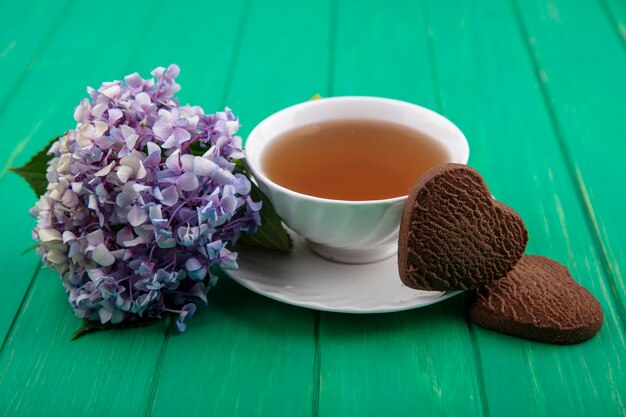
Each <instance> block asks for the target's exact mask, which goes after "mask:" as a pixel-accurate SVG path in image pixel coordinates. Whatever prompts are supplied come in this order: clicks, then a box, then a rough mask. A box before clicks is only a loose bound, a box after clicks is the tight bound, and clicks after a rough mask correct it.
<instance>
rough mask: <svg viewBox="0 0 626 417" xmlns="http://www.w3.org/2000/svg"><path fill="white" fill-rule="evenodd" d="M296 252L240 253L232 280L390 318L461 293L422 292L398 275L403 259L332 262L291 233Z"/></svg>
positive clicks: (274, 294) (285, 297)
mask: <svg viewBox="0 0 626 417" xmlns="http://www.w3.org/2000/svg"><path fill="white" fill-rule="evenodd" d="M290 235H291V237H292V238H293V241H294V247H293V252H292V253H290V254H282V253H278V252H274V251H269V250H265V249H261V248H252V247H243V245H242V246H240V247H239V248H238V251H239V257H238V258H237V263H238V264H239V269H238V270H236V271H225V272H226V273H227V275H229V276H230V277H231V278H232V279H234V280H235V281H237V282H238V283H240V284H241V285H243V286H244V287H246V288H249V289H251V290H252V291H254V292H257V293H259V294H261V295H264V296H266V297H269V298H273V299H275V300H278V301H282V302H284V303H287V304H293V305H296V306H300V307H306V308H312V309H316V310H323V311H333V312H340V313H388V312H393V311H401V310H408V309H412V308H418V307H424V306H427V305H430V304H434V303H437V302H439V301H443V300H445V299H447V298H450V297H452V296H454V295H456V294H458V293H460V291H452V292H438V291H418V290H413V289H411V288H408V287H407V286H405V285H404V284H403V283H402V281H400V276H399V275H398V266H397V257H396V256H392V257H391V258H387V259H385V260H383V261H379V262H376V263H370V264H362V265H350V264H341V263H336V262H331V261H327V260H326V259H323V258H321V257H320V256H318V255H316V254H315V253H314V252H313V251H312V250H311V249H310V248H309V247H308V246H307V245H306V243H305V242H304V239H302V238H301V237H299V236H298V235H296V234H295V233H293V232H290Z"/></svg>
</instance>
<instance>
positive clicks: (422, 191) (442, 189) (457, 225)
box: [398, 164, 528, 291]
mask: <svg viewBox="0 0 626 417" xmlns="http://www.w3.org/2000/svg"><path fill="white" fill-rule="evenodd" d="M527 241H528V232H527V230H526V227H525V226H524V223H523V221H522V219H521V217H520V216H519V215H518V214H517V213H516V212H515V211H514V210H513V209H511V208H510V207H508V206H506V205H504V204H502V203H499V202H497V201H494V200H493V198H492V197H491V193H490V192H489V189H488V188H487V185H486V184H485V182H484V180H483V179H482V177H481V176H480V174H479V173H478V172H477V171H476V170H474V169H473V168H470V167H468V166H466V165H460V164H444V165H440V166H438V167H435V168H433V169H431V170H430V171H428V172H427V173H426V174H425V175H424V176H423V177H422V178H420V180H419V181H418V182H417V183H416V185H415V187H414V188H413V191H412V192H411V194H410V195H409V198H408V200H407V203H406V205H405V208H404V214H403V218H402V221H401V226H400V237H399V242H398V243H399V245H398V246H399V249H398V267H399V270H400V277H401V278H402V281H403V282H404V284H405V285H407V286H408V287H411V288H415V289H420V290H437V291H450V290H467V289H472V288H476V287H479V286H481V285H483V284H486V283H489V282H492V281H494V280H496V279H498V278H501V277H503V276H505V275H506V274H507V272H509V271H510V270H511V269H512V268H513V266H514V265H515V263H517V261H518V260H519V259H520V258H521V256H522V254H523V252H524V249H525V248H526V243H527Z"/></svg>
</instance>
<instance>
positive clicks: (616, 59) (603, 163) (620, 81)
mask: <svg viewBox="0 0 626 417" xmlns="http://www.w3.org/2000/svg"><path fill="white" fill-rule="evenodd" d="M519 12H520V14H521V16H522V22H523V23H522V25H523V27H524V29H525V31H526V32H527V35H528V37H529V38H532V39H534V42H532V43H529V47H530V50H531V54H532V56H533V58H534V61H535V67H536V71H537V72H538V73H539V74H540V82H541V86H542V89H543V91H544V94H545V95H546V96H549V97H550V99H549V100H548V104H549V108H550V110H551V112H552V118H553V121H554V125H555V126H556V129H557V131H558V137H559V140H560V142H561V148H562V149H564V151H565V152H566V154H568V156H569V158H570V160H571V165H570V167H569V168H570V171H571V173H572V174H573V175H574V176H575V179H576V183H577V187H578V192H579V194H580V196H581V198H582V200H583V202H584V204H585V206H586V211H587V222H588V224H589V226H590V227H591V228H592V229H593V233H594V236H595V238H596V239H597V240H598V241H599V244H600V247H601V251H602V254H601V257H600V259H599V260H600V261H601V262H602V263H603V265H604V267H605V268H606V270H607V271H606V272H607V274H608V277H609V280H610V281H609V282H610V285H611V289H612V291H613V293H614V295H615V296H616V297H617V299H618V307H619V309H620V313H621V317H622V320H626V307H625V306H626V279H625V277H624V276H623V274H622V272H621V271H622V270H626V247H625V246H624V244H623V234H624V231H626V217H624V214H623V210H622V204H624V202H626V187H623V186H619V185H618V184H620V183H621V182H622V181H623V179H624V178H626V164H624V163H622V161H621V159H619V156H620V155H623V154H624V153H625V152H626V140H624V139H626V134H625V133H624V122H623V121H624V120H625V119H626V108H625V107H624V105H623V98H624V97H625V96H626V78H625V77H624V72H625V71H626V50H624V48H623V47H624V44H623V43H622V42H621V40H620V39H619V38H618V37H616V36H615V34H614V30H613V29H612V28H611V27H610V26H609V25H608V24H607V21H606V16H604V15H603V11H602V9H601V7H599V5H598V4H597V3H596V2H591V1H585V2H581V3H580V4H579V5H577V6H576V7H574V6H573V5H572V4H571V3H565V2H560V1H555V2H552V3H551V4H550V7H547V6H545V5H542V4H540V3H538V2H523V4H522V3H520V4H519ZM581 25H590V26H591V27H593V28H594V30H593V31H589V32H588V33H587V32H585V33H582V32H581V31H580V30H579V28H580V27H581ZM598 45H601V47H599V46H598ZM555 51H558V54H556V53H555ZM583 57H584V59H583ZM563 62H575V63H576V64H575V65H564V64H563ZM573 86H575V88H573ZM614 185H617V186H614ZM624 328H626V325H625V326H624Z"/></svg>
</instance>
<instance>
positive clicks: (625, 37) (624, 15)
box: [598, 0, 626, 48]
mask: <svg viewBox="0 0 626 417" xmlns="http://www.w3.org/2000/svg"><path fill="white" fill-rule="evenodd" d="M598 4H599V6H600V7H601V8H602V10H603V11H604V13H605V14H606V17H607V19H608V21H609V24H610V25H611V26H613V28H614V29H615V31H616V35H617V36H618V37H619V38H620V39H621V40H622V45H623V46H624V47H625V48H626V2H624V1H622V0H598Z"/></svg>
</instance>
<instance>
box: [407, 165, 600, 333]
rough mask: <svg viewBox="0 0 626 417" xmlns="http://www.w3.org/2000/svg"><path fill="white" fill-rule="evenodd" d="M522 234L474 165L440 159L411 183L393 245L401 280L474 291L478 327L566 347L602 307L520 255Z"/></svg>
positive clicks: (568, 279)
mask: <svg viewBox="0 0 626 417" xmlns="http://www.w3.org/2000/svg"><path fill="white" fill-rule="evenodd" d="M527 242H528V231H527V230H526V227H525V226H524V222H523V221H522V219H521V217H520V216H519V215H518V214H517V213H516V212H515V211H514V210H513V209H511V208H510V207H508V206H506V205H504V204H502V203H500V202H498V201H495V200H494V199H493V198H492V196H491V193H490V192H489V189H488V188H487V185H486V184H485V181H484V180H483V179H482V177H481V176H480V174H479V173H478V172H477V171H476V170H475V169H473V168H470V167H468V166H466V165H459V164H444V165H440V166H437V167H435V168H433V169H431V170H430V171H428V172H427V173H426V174H425V175H424V176H422V177H421V178H420V179H419V181H418V182H417V183H416V184H415V186H414V188H413V190H412V192H411V193H410V194H409V198H408V200H407V202H406V205H405V208H404V214H403V217H402V221H401V225H400V237H399V242H398V246H399V247H398V267H399V271H400V277H401V279H402V282H403V283H404V284H405V285H407V286H408V287H411V288H414V289H419V290H432V291H454V290H474V292H475V296H474V298H473V300H472V301H471V302H470V303H469V305H468V315H469V317H470V319H471V320H472V321H474V322H475V323H477V324H478V325H480V326H482V327H485V328H488V329H491V330H495V331H499V332H502V333H506V334H510V335H513V336H517V337H522V338H526V339H532V340H538V341H542V342H546V343H557V344H572V343H579V342H582V341H585V340H587V339H589V338H591V337H592V336H593V335H595V334H596V333H597V332H598V331H599V330H600V327H601V326H602V322H603V319H604V316H603V313H602V307H601V306H600V303H599V302H598V300H596V298H595V297H594V296H593V295H591V293H589V291H587V290H586V289H585V288H583V287H582V286H581V285H579V284H578V283H577V282H576V281H575V280H574V279H573V278H572V276H571V275H570V273H569V270H568V269H567V268H566V267H565V266H563V265H561V264H559V263H558V262H556V261H553V260H551V259H548V258H546V257H543V256H534V255H524V250H525V248H526V243H527Z"/></svg>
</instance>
